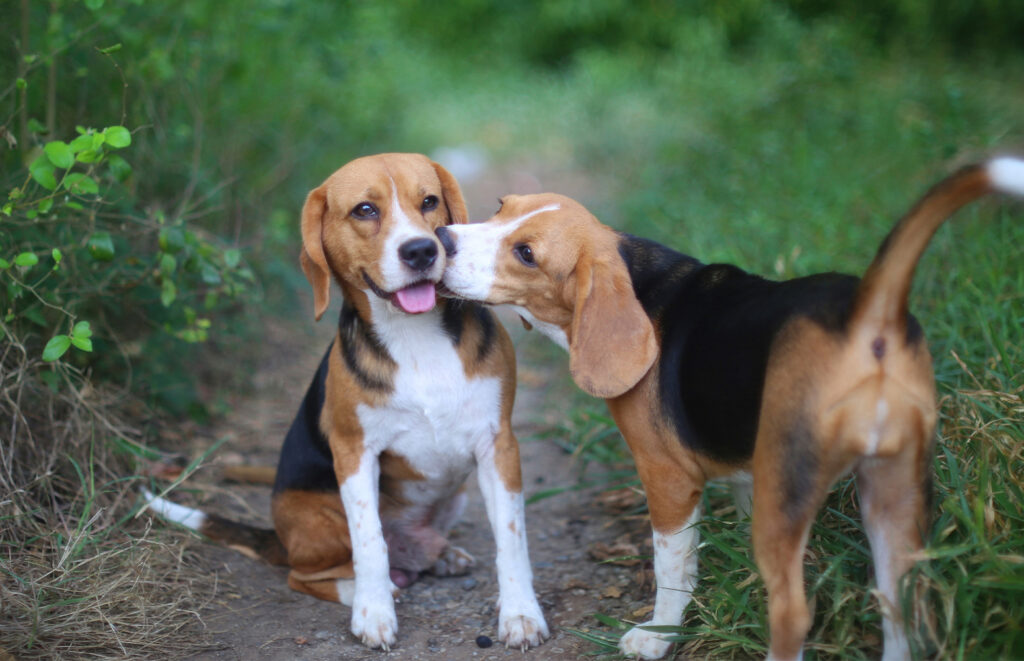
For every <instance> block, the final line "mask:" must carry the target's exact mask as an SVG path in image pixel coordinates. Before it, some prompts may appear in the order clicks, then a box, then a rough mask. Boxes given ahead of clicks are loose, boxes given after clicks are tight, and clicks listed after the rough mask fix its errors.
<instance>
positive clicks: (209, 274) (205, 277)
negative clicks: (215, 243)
mask: <svg viewBox="0 0 1024 661" xmlns="http://www.w3.org/2000/svg"><path fill="white" fill-rule="evenodd" d="M199 277H200V278H201V279H202V281H203V282H205V283H206V284H208V285H219V284H220V283H221V278H220V272H219V271H217V269H216V268H215V267H214V266H213V264H210V263H209V262H203V265H202V266H201V267H199Z"/></svg>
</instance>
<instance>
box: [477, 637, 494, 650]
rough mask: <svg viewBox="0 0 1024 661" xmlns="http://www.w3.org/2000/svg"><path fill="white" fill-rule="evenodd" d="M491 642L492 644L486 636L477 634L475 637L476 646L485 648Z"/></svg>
mask: <svg viewBox="0 0 1024 661" xmlns="http://www.w3.org/2000/svg"><path fill="white" fill-rule="evenodd" d="M493 644H494V641H493V640H491V639H490V638H489V637H487V636H477V637H476V646H477V647H483V648H487V647H490V646H491V645H493Z"/></svg>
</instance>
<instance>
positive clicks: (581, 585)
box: [565, 578, 590, 590]
mask: <svg viewBox="0 0 1024 661" xmlns="http://www.w3.org/2000/svg"><path fill="white" fill-rule="evenodd" d="M565 589H566V590H576V589H581V590H589V589H590V583H587V582H586V581H584V580H582V579H579V578H570V579H569V581H568V582H567V583H566V584H565Z"/></svg>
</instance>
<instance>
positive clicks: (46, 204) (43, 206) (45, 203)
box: [36, 197, 53, 213]
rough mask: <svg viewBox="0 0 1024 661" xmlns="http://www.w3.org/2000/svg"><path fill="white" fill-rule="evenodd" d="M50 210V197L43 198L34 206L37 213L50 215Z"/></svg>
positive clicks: (51, 200) (51, 205)
mask: <svg viewBox="0 0 1024 661" xmlns="http://www.w3.org/2000/svg"><path fill="white" fill-rule="evenodd" d="M52 208H53V198H52V197H44V198H43V199H41V200H39V204H37V205H36V209H37V210H38V211H39V213H50V209H52Z"/></svg>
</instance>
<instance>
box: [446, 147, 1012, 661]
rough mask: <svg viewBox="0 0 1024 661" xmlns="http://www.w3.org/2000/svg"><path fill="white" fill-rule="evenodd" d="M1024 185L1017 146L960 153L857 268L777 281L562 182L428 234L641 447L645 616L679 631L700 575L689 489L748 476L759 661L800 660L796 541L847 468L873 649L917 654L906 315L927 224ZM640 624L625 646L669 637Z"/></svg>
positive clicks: (473, 290) (920, 460) (920, 366)
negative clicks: (864, 555)
mask: <svg viewBox="0 0 1024 661" xmlns="http://www.w3.org/2000/svg"><path fill="white" fill-rule="evenodd" d="M993 191H1001V192H1008V193H1015V194H1018V195H1024V160H1020V159H1017V158H1000V159H995V160H992V161H990V162H988V163H986V164H983V165H976V166H972V167H968V168H965V169H963V170H961V171H959V172H958V173H956V174H954V175H952V176H951V177H949V178H948V179H946V180H945V181H943V182H942V183H940V184H938V185H937V186H936V187H935V188H933V189H932V190H931V191H930V192H929V193H928V194H927V195H925V196H924V198H923V199H922V200H921V201H920V202H918V204H917V205H916V206H915V207H914V208H913V209H912V210H911V211H910V212H909V213H908V214H907V215H906V216H905V217H904V218H903V219H902V220H901V221H900V222H899V223H898V224H897V225H896V226H895V228H894V229H893V230H892V232H891V233H890V234H889V236H888V237H887V238H886V240H885V241H884V242H883V243H882V246H881V248H880V249H879V251H878V254H877V256H876V257H875V259H874V261H873V262H872V263H871V265H870V266H869V267H868V270H867V272H866V273H865V275H864V277H863V278H861V279H857V278H856V277H853V276H846V275H839V274H835V273H825V274H820V275H812V276H809V277H804V278H797V279H794V280H788V281H785V282H773V281H769V280H766V279H764V278H761V277H758V276H756V275H752V274H749V273H747V272H745V271H742V270H740V269H739V268H737V267H735V266H730V265H727V264H703V263H701V262H699V261H698V260H697V259H694V258H693V257H689V256H686V255H683V254H680V253H678V252H675V251H674V250H671V249H669V248H667V247H665V246H662V245H659V244H657V243H654V242H652V241H648V240H645V239H641V238H637V237H634V236H630V235H627V234H622V233H619V232H616V231H614V230H612V229H611V228H609V227H607V226H605V225H602V224H601V223H600V222H598V220H597V219H596V218H594V216H592V215H591V214H590V213H588V212H587V210H586V209H585V208H584V207H583V206H581V205H580V204H578V203H577V202H575V201H573V200H571V199H569V198H567V197H564V196H560V195H554V194H541V195H525V196H515V195H510V196H508V197H505V198H504V199H503V200H502V206H501V208H500V209H499V210H498V212H497V215H495V216H494V217H493V218H492V219H491V220H489V221H487V222H485V223H482V224H476V225H466V226H461V225H460V226H457V227H447V228H441V229H439V230H438V234H439V235H440V237H441V241H442V243H443V244H444V246H445V249H446V251H447V253H448V265H447V267H446V270H445V274H444V278H443V281H442V283H443V287H444V288H446V289H447V290H448V291H449V292H451V295H452V296H456V297H460V298H463V299H469V300H475V301H482V302H484V303H487V304H491V305H507V306H511V307H512V308H513V309H515V310H516V311H517V312H518V313H519V314H520V315H522V317H523V318H524V320H525V321H527V322H529V324H532V325H533V326H535V327H537V328H538V329H539V330H540V331H542V332H543V333H545V334H547V335H548V336H550V337H551V338H552V339H553V340H554V341H555V342H557V343H558V344H560V345H561V346H563V347H565V348H567V349H568V352H569V370H570V372H571V374H572V377H573V379H574V380H575V382H576V383H577V385H579V387H580V388H582V389H583V390H585V391H586V392H588V393H590V394H592V395H594V396H597V397H602V398H604V399H606V400H607V404H608V407H609V409H610V411H611V414H612V416H613V417H614V419H615V421H616V423H617V424H618V426H619V429H620V430H621V431H622V434H623V436H624V437H625V439H626V442H627V444H628V445H629V448H630V450H631V452H632V454H633V457H634V458H635V461H636V467H637V470H638V472H639V474H640V478H641V480H642V481H643V484H644V488H645V490H646V493H647V500H648V504H649V507H650V516H651V523H652V526H653V528H654V572H655V578H656V581H657V593H656V598H655V605H654V611H653V617H652V619H651V621H650V622H647V623H646V625H673V626H678V625H679V624H680V622H681V621H682V613H683V610H684V608H685V607H686V605H687V604H688V602H689V601H690V598H691V593H692V591H693V589H694V585H695V582H696V576H695V574H696V570H697V550H696V549H697V531H696V528H695V527H694V523H695V522H696V521H697V520H698V518H699V516H700V511H699V510H700V507H699V506H700V500H701V493H702V491H703V489H704V485H705V482H706V481H707V480H708V479H710V478H721V477H726V476H734V479H739V480H740V481H741V482H742V481H746V482H747V483H748V484H749V482H750V480H751V479H752V481H753V485H752V489H753V492H752V493H753V544H754V551H755V557H756V560H757V564H758V567H759V568H760V571H761V575H762V576H763V578H764V580H765V582H766V585H767V589H768V615H769V626H770V634H771V648H770V654H769V658H771V659H779V660H781V659H798V658H800V657H801V653H802V646H803V641H804V638H805V637H806V635H807V631H808V630H809V628H810V624H811V616H810V614H809V613H808V607H807V601H806V599H805V596H804V587H803V565H802V563H803V550H804V547H805V545H806V543H807V537H808V532H809V530H810V527H811V524H812V522H813V521H814V518H815V515H816V513H817V511H818V509H819V508H820V506H821V504H822V502H823V500H824V498H825V496H826V494H827V492H828V490H829V489H830V487H831V486H832V485H833V484H834V483H835V482H836V480H837V479H838V478H839V477H840V476H842V475H844V474H846V473H848V472H850V471H853V472H855V473H856V475H857V479H858V485H859V491H860V498H861V504H862V508H863V516H864V521H865V525H866V528H867V534H868V538H869V540H870V543H871V548H872V554H873V559H874V565H875V575H876V578H877V581H878V586H879V590H880V592H881V594H882V606H881V610H882V613H883V617H884V619H883V624H882V628H883V632H884V645H885V652H884V655H885V658H886V659H896V658H906V657H907V656H909V654H910V649H909V644H908V640H907V638H906V635H905V633H904V623H903V622H902V621H901V619H900V614H899V612H898V604H899V596H898V585H899V580H900V578H901V577H902V576H903V574H904V573H905V572H907V570H908V569H910V567H911V566H912V565H913V563H914V558H915V557H916V556H915V553H916V552H917V551H919V550H920V549H921V548H922V546H923V536H924V535H925V534H926V533H927V530H928V525H929V497H930V496H929V485H930V462H931V458H932V445H933V440H934V432H935V424H936V404H935V398H936V395H935V386H934V383H933V375H932V367H931V357H930V355H929V353H928V349H927V347H926V344H925V339H924V335H923V333H922V330H921V327H920V326H919V325H918V323H917V321H915V320H914V318H913V317H911V316H910V315H909V313H908V311H907V297H908V291H909V289H910V285H911V278H912V276H913V272H914V269H915V266H916V264H917V262H918V259H919V257H920V256H921V254H922V252H923V251H924V249H925V247H926V246H927V244H928V242H929V240H930V239H931V236H932V234H933V233H934V232H935V230H936V229H937V228H938V226H939V225H940V224H941V223H942V222H943V221H944V220H945V219H946V217H948V216H949V215H950V214H952V213H953V212H954V211H956V210H957V209H958V208H960V207H961V206H962V205H964V204H966V203H968V202H970V201H972V200H974V199H976V198H978V197H981V196H982V195H984V194H986V193H990V192H993ZM667 636H668V634H665V633H659V632H656V631H650V630H648V629H646V628H644V626H643V625H641V626H637V627H635V628H633V629H632V630H631V631H629V632H628V633H626V635H624V636H623V637H622V639H621V642H620V644H619V647H620V649H621V651H622V652H623V653H624V654H626V655H629V656H635V657H644V658H649V659H654V658H659V657H661V656H663V655H664V654H665V653H666V652H667V651H668V649H669V646H670V642H669V640H668V639H667Z"/></svg>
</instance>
